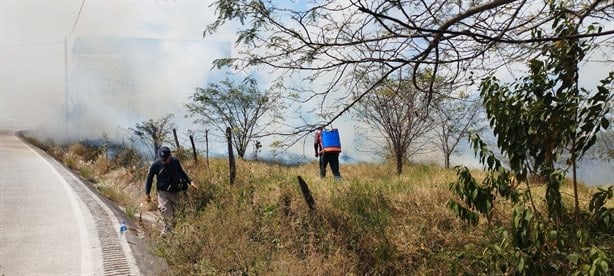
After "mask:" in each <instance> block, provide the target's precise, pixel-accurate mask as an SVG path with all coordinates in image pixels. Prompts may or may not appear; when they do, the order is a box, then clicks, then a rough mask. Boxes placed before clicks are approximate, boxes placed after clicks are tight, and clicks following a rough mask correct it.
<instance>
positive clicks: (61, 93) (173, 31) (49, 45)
mask: <svg viewBox="0 0 614 276" xmlns="http://www.w3.org/2000/svg"><path fill="white" fill-rule="evenodd" d="M211 2H212V1H211V0H202V1H199V0H185V1H181V0H175V1H173V0H125V1H120V0H108V1H100V0H98V1H94V0H89V1H88V0H86V1H81V0H57V1H56V0H44V1H43V0H0V18H1V19H0V20H1V21H0V23H1V24H0V25H1V27H0V28H1V29H0V44H1V48H0V83H1V84H0V85H1V86H0V123H1V124H2V127H12V128H32V129H45V131H48V132H49V134H50V135H61V134H62V133H66V132H69V133H70V134H71V135H73V136H82V137H83V136H85V137H88V136H89V137H91V136H97V137H100V136H102V134H103V133H104V134H106V135H109V136H110V137H111V138H115V137H117V138H119V137H125V136H127V135H128V133H127V129H128V128H129V127H134V125H135V124H136V123H138V122H141V121H144V120H148V119H158V118H162V117H163V116H165V115H167V114H169V113H173V114H175V123H176V125H177V127H178V129H179V131H180V134H184V133H185V132H186V131H187V130H190V129H192V130H193V129H199V128H202V126H201V127H199V126H196V125H194V124H192V123H191V119H186V118H184V115H185V108H184V107H183V105H184V104H185V103H186V102H187V101H188V97H189V96H190V95H191V94H192V93H193V92H194V89H195V87H204V86H205V85H206V84H207V83H209V82H213V81H216V80H219V79H220V78H222V77H223V76H224V73H225V72H220V71H212V70H211V66H212V65H211V62H212V61H213V60H214V59H216V58H221V57H228V56H230V55H232V54H233V51H234V49H233V45H234V40H235V36H236V34H235V32H234V31H233V29H232V26H231V25H225V26H223V27H222V29H221V30H220V31H219V32H218V33H216V34H214V35H210V36H209V35H208V36H207V37H206V38H203V31H204V29H205V26H206V25H208V24H210V23H212V22H213V20H214V19H215V13H214V12H215V11H214V8H213V7H210V5H211ZM82 4H83V5H82ZM608 66H610V65H609V64H600V65H597V67H595V68H588V69H587V70H591V71H593V70H594V71H596V72H603V71H604V67H605V68H606V69H607V67H608ZM92 68H94V69H92ZM505 75H506V72H501V76H502V77H505ZM584 76H588V77H589V78H591V77H595V78H596V77H598V76H599V74H584ZM260 77H261V78H262V79H264V80H265V82H266V75H264V76H263V74H261V76H260ZM590 81H592V80H590ZM66 83H68V87H66V86H65V84H66ZM264 85H266V84H264ZM66 107H68V110H70V113H69V115H70V116H69V117H70V118H69V120H70V124H69V128H68V129H66V128H65V125H66V124H65V122H66V120H67V119H66V115H65V114H66V110H67V109H66ZM341 120H342V121H343V120H345V121H347V120H348V118H347V117H345V118H342V119H341ZM336 126H337V127H340V128H341V129H340V132H341V135H342V143H343V148H344V154H345V156H346V157H347V156H351V157H352V159H353V160H366V161H371V160H372V158H370V156H372V154H371V153H365V152H361V151H360V150H358V149H357V147H359V146H355V139H354V138H355V137H356V135H355V131H356V130H355V129H354V128H353V127H350V126H344V125H343V123H337V125H336ZM183 138H184V139H185V135H183ZM311 143H312V138H311V137H306V138H305V139H304V140H303V141H302V142H300V143H298V144H297V145H296V146H295V147H294V148H293V149H292V153H293V154H294V155H295V156H300V157H303V158H308V160H310V159H309V158H312V157H313V156H312V155H313V153H312V151H313V149H312V146H311ZM263 145H264V147H265V148H264V150H265V151H267V150H270V149H267V146H268V144H267V143H263ZM250 150H251V149H250ZM422 160H423V161H426V162H432V163H441V162H439V161H440V160H439V159H438V158H437V157H433V156H426V157H423V158H422ZM455 160H456V161H458V162H465V163H468V164H472V165H476V164H477V162H476V161H475V159H473V157H472V153H471V151H465V154H464V155H462V156H461V157H460V158H455ZM455 160H453V163H454V161H455ZM610 166H611V165H610ZM610 168H611V167H610ZM587 175H590V173H588V174H587ZM605 177H606V178H607V177H612V178H614V176H612V175H609V176H605ZM595 181H597V182H599V181H603V180H599V179H597V180H595Z"/></svg>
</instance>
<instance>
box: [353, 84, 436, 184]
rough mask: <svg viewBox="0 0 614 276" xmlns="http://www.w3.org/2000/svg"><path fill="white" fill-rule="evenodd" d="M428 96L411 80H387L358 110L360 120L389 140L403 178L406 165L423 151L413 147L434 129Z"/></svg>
mask: <svg viewBox="0 0 614 276" xmlns="http://www.w3.org/2000/svg"><path fill="white" fill-rule="evenodd" d="M424 96H425V94H424V93H421V92H420V91H416V90H415V89H413V88H412V86H411V84H410V81H408V80H402V79H398V80H387V81H384V82H382V84H381V86H380V87H378V89H377V90H376V91H375V92H374V93H371V94H369V95H367V96H366V97H365V98H363V100H362V101H361V102H360V103H359V104H358V106H357V107H356V109H357V111H358V112H357V113H356V117H357V118H358V119H359V120H361V121H363V122H365V123H367V124H368V125H369V126H371V127H373V128H374V129H375V130H376V131H378V132H379V133H380V134H381V135H382V136H383V137H384V138H385V140H386V144H387V147H386V149H387V150H388V151H389V153H390V154H391V156H392V157H393V158H394V160H395V163H396V171H397V174H399V175H400V174H401V173H402V172H403V163H404V162H405V161H406V160H408V159H409V158H410V157H411V156H412V155H413V154H415V153H416V152H417V151H418V150H419V148H417V147H416V148H412V146H415V143H416V142H417V141H418V139H420V138H423V137H424V135H425V134H426V133H427V132H428V131H429V130H430V129H431V128H432V124H431V122H430V120H429V117H428V116H427V112H428V108H427V106H426V105H425V102H424V100H423V97H424Z"/></svg>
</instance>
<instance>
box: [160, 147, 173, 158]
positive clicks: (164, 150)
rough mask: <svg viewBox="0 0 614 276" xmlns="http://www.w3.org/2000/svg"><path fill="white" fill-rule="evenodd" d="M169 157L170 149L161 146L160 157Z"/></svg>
mask: <svg viewBox="0 0 614 276" xmlns="http://www.w3.org/2000/svg"><path fill="white" fill-rule="evenodd" d="M169 156H171V149H170V148H168V147H167V146H163V147H161V148H160V157H162V158H167V157H169Z"/></svg>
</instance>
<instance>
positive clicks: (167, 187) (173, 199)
mask: <svg viewBox="0 0 614 276" xmlns="http://www.w3.org/2000/svg"><path fill="white" fill-rule="evenodd" d="M154 176H155V177H156V182H157V183H156V193H157V194H158V209H159V210H160V213H161V214H162V219H163V220H164V228H163V229H162V234H163V235H164V234H166V233H167V232H169V231H170V230H171V229H172V225H171V219H172V217H173V211H174V210H173V209H174V208H175V206H176V205H177V203H178V201H179V196H180V193H179V192H181V191H185V190H187V185H188V183H189V185H190V186H192V187H193V188H194V189H198V188H197V187H196V185H194V182H192V180H190V177H189V176H188V175H187V174H186V173H185V171H184V170H183V168H182V167H181V163H179V160H178V159H177V158H175V157H172V156H171V149H170V148H168V147H161V148H160V151H159V159H158V160H156V161H155V162H154V163H153V164H151V167H150V168H149V172H148V173H147V179H146V180H145V200H146V201H147V202H150V201H151V196H150V195H149V193H150V191H151V184H152V182H153V178H154Z"/></svg>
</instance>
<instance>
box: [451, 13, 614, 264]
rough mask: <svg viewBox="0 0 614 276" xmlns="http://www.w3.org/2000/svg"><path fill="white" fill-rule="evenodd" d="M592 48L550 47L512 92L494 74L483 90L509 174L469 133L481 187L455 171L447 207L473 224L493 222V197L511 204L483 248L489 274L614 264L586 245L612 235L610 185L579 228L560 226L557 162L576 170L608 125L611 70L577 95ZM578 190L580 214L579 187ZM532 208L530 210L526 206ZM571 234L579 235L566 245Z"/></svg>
mask: <svg viewBox="0 0 614 276" xmlns="http://www.w3.org/2000/svg"><path fill="white" fill-rule="evenodd" d="M551 9H552V13H553V16H554V17H555V18H556V20H554V22H553V25H552V28H553V30H554V32H555V33H556V34H557V35H558V36H560V37H568V36H573V35H577V34H578V28H577V25H576V23H574V21H573V20H572V19H571V18H569V17H568V16H569V13H567V12H563V11H564V7H563V4H562V3H558V2H556V1H552V6H551ZM534 33H535V34H541V33H542V31H541V30H540V31H536V32H534ZM589 48H590V41H586V40H582V41H581V40H577V39H562V40H559V41H555V42H553V43H551V44H549V45H546V46H544V47H543V52H542V55H543V56H542V57H541V58H534V59H532V60H530V61H529V63H528V67H529V72H528V74H527V76H525V77H523V78H521V79H519V80H517V81H516V82H515V83H512V84H510V85H504V84H500V83H499V81H498V80H497V79H496V78H495V77H490V78H487V79H485V80H484V81H483V82H482V83H481V85H480V96H481V98H482V101H483V104H484V107H485V109H486V113H487V116H488V119H489V122H490V126H491V128H492V130H493V134H494V135H495V137H496V139H497V147H498V148H499V149H500V150H501V153H502V154H504V156H505V157H506V158H507V160H508V162H509V169H506V168H504V167H502V165H501V162H500V161H499V160H498V159H497V158H496V157H495V156H494V154H493V153H492V152H491V151H490V150H489V149H488V148H487V146H486V144H485V143H484V142H483V141H482V140H481V139H480V138H479V136H477V135H474V136H472V137H471V142H472V146H473V148H474V150H475V152H476V155H478V154H479V159H480V162H481V163H482V164H483V165H484V168H485V169H486V172H487V175H486V176H485V177H484V179H483V180H482V183H479V182H478V181H477V180H476V179H475V178H474V177H473V176H472V175H471V173H470V172H469V170H467V169H466V168H464V167H459V168H457V175H458V180H456V181H455V182H454V183H452V184H451V186H450V188H451V189H452V191H453V192H454V193H455V194H456V195H457V196H458V197H459V198H460V199H461V200H462V203H459V202H456V201H453V200H450V202H449V203H448V206H449V207H450V208H451V209H452V210H453V211H454V212H455V214H456V215H457V216H458V217H460V218H461V219H463V220H466V221H470V222H472V223H473V224H476V223H477V217H478V215H482V216H486V217H490V216H491V213H492V210H493V208H494V207H493V204H494V203H495V196H499V197H501V198H504V199H506V200H507V201H509V202H510V203H512V204H513V206H514V207H513V211H512V213H511V214H510V222H509V226H507V227H506V226H499V227H497V228H496V231H495V232H496V235H497V236H498V240H496V241H493V242H492V243H491V244H490V245H489V246H488V247H487V248H488V250H487V251H488V253H489V254H488V255H485V256H482V258H481V261H482V264H484V266H485V269H486V270H487V271H489V272H494V271H498V272H500V273H503V274H515V275H527V274H537V275H545V274H548V275H550V274H559V273H561V272H562V271H575V272H577V273H579V274H589V275H606V274H607V273H608V271H609V267H611V265H612V260H610V259H609V258H608V257H607V256H608V255H607V253H606V252H607V250H610V249H608V248H607V247H606V248H605V250H604V249H600V248H599V247H598V246H597V245H596V242H595V240H596V239H592V238H595V237H599V235H600V234H599V233H611V232H612V223H611V221H612V214H613V212H612V210H611V209H608V208H604V207H603V206H605V204H606V201H607V199H609V198H611V197H612V187H610V188H609V189H608V190H605V189H600V190H599V192H597V193H596V194H595V195H594V196H593V198H592V199H591V202H590V204H589V212H590V214H589V217H588V218H584V217H581V216H580V215H579V214H577V216H576V220H577V224H572V223H570V222H569V221H567V220H566V218H567V217H568V216H566V215H567V213H566V210H565V208H564V206H563V201H562V195H561V187H562V185H563V183H564V181H565V175H566V171H565V169H561V168H558V167H557V165H556V164H557V162H558V161H559V159H560V157H561V155H562V154H563V153H565V152H567V153H569V154H570V157H569V159H568V160H567V163H568V164H570V165H572V166H573V165H575V162H576V161H577V160H578V159H580V158H582V156H583V155H584V153H586V151H587V150H588V149H589V148H591V147H592V146H593V144H594V143H595V140H596V134H597V133H599V131H601V130H602V129H606V128H607V127H608V126H609V119H608V117H607V116H606V115H607V114H608V112H609V106H608V102H609V101H611V99H612V93H611V92H610V90H609V89H608V87H609V86H610V85H611V83H612V80H613V75H614V72H610V73H609V75H608V76H607V77H606V78H605V79H604V80H602V81H601V82H600V85H599V86H598V87H597V89H596V91H587V90H585V89H580V88H578V64H579V62H580V61H581V60H582V59H583V58H584V56H585V53H586V52H587V51H588V50H589ZM532 174H539V175H540V176H541V177H542V178H541V179H543V181H544V182H545V184H546V187H545V194H544V198H543V199H544V200H543V201H544V202H545V203H546V207H547V211H548V217H547V218H545V217H544V216H542V215H541V212H542V210H541V209H540V208H537V206H536V205H535V202H534V198H533V194H532V193H531V185H530V183H529V180H530V178H529V176H530V175H532ZM521 183H523V184H526V187H527V188H526V190H525V191H523V192H520V191H519V190H518V187H519V184H521ZM574 189H575V191H576V193H575V195H574V196H575V197H576V208H577V209H579V207H578V203H577V202H578V199H577V197H578V195H577V184H576V183H574ZM529 203H530V204H531V207H532V208H527V205H528V204H529ZM581 221H584V222H588V223H585V224H582V222H581ZM608 231H609V232H608ZM574 232H576V233H577V234H576V236H578V237H581V238H579V239H577V240H575V239H574V238H572V237H573V236H574V234H573V233H574ZM493 256H494V257H493ZM570 260H571V261H572V262H571V263H569V261H570Z"/></svg>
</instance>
